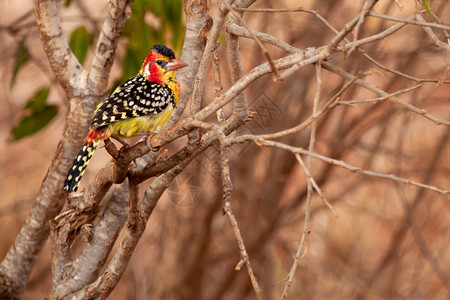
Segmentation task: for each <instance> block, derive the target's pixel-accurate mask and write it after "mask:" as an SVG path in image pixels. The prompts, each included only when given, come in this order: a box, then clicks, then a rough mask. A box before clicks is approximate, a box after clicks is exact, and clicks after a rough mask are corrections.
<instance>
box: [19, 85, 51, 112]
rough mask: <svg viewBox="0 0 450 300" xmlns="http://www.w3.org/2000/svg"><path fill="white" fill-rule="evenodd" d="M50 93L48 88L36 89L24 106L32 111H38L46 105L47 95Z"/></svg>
mask: <svg viewBox="0 0 450 300" xmlns="http://www.w3.org/2000/svg"><path fill="white" fill-rule="evenodd" d="M49 93H50V89H48V88H47V89H42V90H40V91H38V92H37V93H36V94H35V95H34V97H33V98H32V99H31V100H30V101H28V103H27V104H26V105H25V108H29V109H31V110H32V111H36V112H39V111H41V110H43V109H44V108H45V106H46V105H47V97H48V94H49Z"/></svg>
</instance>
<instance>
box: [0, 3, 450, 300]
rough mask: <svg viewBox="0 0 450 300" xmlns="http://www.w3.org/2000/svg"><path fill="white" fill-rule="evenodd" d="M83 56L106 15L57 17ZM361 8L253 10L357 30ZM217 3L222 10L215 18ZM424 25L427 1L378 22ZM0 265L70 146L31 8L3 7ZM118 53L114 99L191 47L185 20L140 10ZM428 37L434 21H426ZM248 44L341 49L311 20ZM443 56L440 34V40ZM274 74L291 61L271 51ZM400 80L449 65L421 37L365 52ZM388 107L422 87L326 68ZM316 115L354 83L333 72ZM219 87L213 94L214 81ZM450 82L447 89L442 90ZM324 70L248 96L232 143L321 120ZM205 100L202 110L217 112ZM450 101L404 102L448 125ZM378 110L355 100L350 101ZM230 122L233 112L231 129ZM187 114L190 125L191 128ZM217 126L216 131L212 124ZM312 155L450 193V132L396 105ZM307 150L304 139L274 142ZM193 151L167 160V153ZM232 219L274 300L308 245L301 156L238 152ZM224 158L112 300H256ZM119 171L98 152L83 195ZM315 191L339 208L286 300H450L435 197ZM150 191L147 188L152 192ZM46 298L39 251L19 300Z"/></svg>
mask: <svg viewBox="0 0 450 300" xmlns="http://www.w3.org/2000/svg"><path fill="white" fill-rule="evenodd" d="M57 3H58V7H59V12H60V17H61V22H62V25H63V28H64V31H65V34H66V35H67V39H68V41H70V45H71V48H72V50H73V51H74V52H75V54H76V55H77V57H78V58H79V60H80V61H82V62H83V64H84V66H89V64H90V59H91V57H92V53H93V49H94V47H95V42H96V37H97V36H98V33H99V32H100V29H101V26H102V23H103V20H104V17H105V12H106V10H107V7H108V3H107V1H104V0H95V1H86V0H84V1H57ZM362 3H363V1H325V0H321V1H288V0H285V1H269V0H263V1H257V2H256V4H255V6H254V7H266V8H267V7H268V8H284V7H288V8H298V7H299V6H301V7H302V8H308V9H314V10H318V11H319V12H320V14H321V15H322V16H323V17H325V18H326V19H327V20H328V21H329V22H330V23H331V24H332V25H333V26H334V27H335V28H337V29H341V28H342V26H343V25H344V24H345V23H346V22H348V21H349V20H350V19H352V18H353V17H354V16H355V15H356V14H357V13H358V12H359V10H360V8H361V7H362ZM431 4H432V5H431V9H432V11H433V12H434V13H435V14H436V15H437V16H438V17H439V18H440V19H441V20H442V21H443V23H444V24H446V25H449V24H450V23H449V22H450V20H449V19H448V16H450V3H449V2H448V1H445V0H442V1H439V0H435V1H432V2H431ZM216 6H217V3H216V1H211V3H210V15H211V16H212V17H214V15H215V10H216ZM419 9H421V5H420V4H419V3H418V2H416V1H412V0H411V1H388V0H384V1H380V3H378V4H377V5H376V7H375V11H377V12H380V13H384V14H388V15H391V16H395V17H400V18H406V17H408V16H410V15H411V14H413V13H414V12H415V11H417V10H419ZM0 10H1V11H2V12H4V13H3V16H2V18H1V19H0V40H1V41H2V42H1V43H0V61H1V65H2V66H3V67H2V68H0V76H1V78H2V80H1V81H0V105H1V106H2V107H3V109H1V110H0V147H1V153H2V155H1V156H0V191H1V192H2V197H1V200H0V227H1V228H3V230H2V234H1V239H0V257H1V258H3V256H4V255H5V253H6V252H7V250H8V248H9V247H10V246H11V244H12V243H13V241H14V238H15V236H16V235H17V233H18V232H19V230H20V227H21V225H22V223H23V222H24V220H25V218H26V216H27V215H28V213H29V211H30V207H31V205H32V203H33V201H34V198H35V195H36V193H37V191H38V190H39V187H40V184H41V181H42V179H43V178H44V177H45V175H46V172H47V168H48V166H49V164H50V161H51V159H52V156H53V154H54V152H55V150H56V146H57V143H58V141H59V139H60V138H61V133H62V128H63V126H64V121H65V116H66V111H67V101H66V100H67V97H66V95H65V93H64V91H63V90H62V88H61V87H59V86H58V83H57V82H56V80H55V78H54V75H53V73H52V72H51V70H50V68H49V65H48V61H47V58H46V56H45V53H44V51H43V48H42V45H41V43H40V40H39V34H38V31H37V29H36V25H35V22H34V14H33V7H32V3H31V2H30V1H25V0H17V1H7V0H0ZM132 10H133V14H132V17H131V19H129V20H128V21H127V24H126V27H125V30H124V34H123V38H122V39H121V40H120V42H119V46H118V51H117V55H116V61H115V63H114V66H113V69H112V72H111V76H110V87H111V89H113V88H114V87H115V86H117V84H118V83H119V82H122V81H123V80H124V79H125V78H129V77H131V76H133V75H134V74H135V73H136V72H137V70H138V69H139V67H140V64H141V61H142V59H143V58H144V57H145V56H146V54H147V52H148V50H149V49H150V48H151V46H152V45H153V44H155V43H164V44H167V45H169V46H171V47H172V48H173V49H174V50H175V52H176V53H177V56H179V55H180V51H181V47H182V41H183V38H184V35H183V32H184V21H183V4H182V1H181V0H177V1H144V0H136V1H134V4H133V5H132ZM424 16H425V18H426V19H427V20H429V21H431V20H432V19H431V18H430V17H429V16H427V15H426V14H425V15H424ZM244 20H246V22H247V24H248V25H249V26H250V28H252V29H255V30H258V31H261V32H266V33H269V34H271V35H274V36H276V37H277V38H280V39H281V40H283V41H285V42H287V43H289V44H291V45H293V46H295V47H298V48H301V49H304V48H306V47H319V46H323V45H326V44H327V43H328V42H329V41H330V40H331V38H332V37H333V33H332V32H331V31H330V30H329V29H328V28H327V27H326V26H325V25H324V24H323V23H322V22H320V21H319V20H318V19H317V18H316V17H315V16H313V15H312V14H306V13H300V12H292V13H246V14H244ZM393 24H394V22H391V21H383V20H380V19H376V18H372V17H369V18H367V19H366V22H365V24H364V26H363V27H362V28H361V30H360V33H359V36H360V37H364V36H370V35H373V34H376V33H378V32H381V31H382V30H384V29H386V28H387V27H389V26H391V25H393ZM435 33H436V34H437V36H438V37H439V38H440V39H441V40H442V41H445V39H444V33H443V32H442V31H438V30H435ZM220 41H221V44H220V47H219V48H218V54H219V59H220V68H221V75H222V84H223V86H224V89H225V90H226V89H227V88H228V87H230V86H231V83H230V79H229V65H228V61H227V53H226V45H225V34H224V32H223V33H222V34H221V36H220ZM240 46H241V47H240V48H241V55H242V61H243V66H244V72H245V73H247V72H248V71H249V70H251V69H252V68H253V67H255V66H257V65H259V64H261V63H262V62H264V61H265V58H264V55H263V53H262V51H261V50H260V48H259V47H258V45H257V44H256V43H255V42H254V41H252V40H248V39H241V40H240ZM266 47H267V49H268V50H269V52H270V55H271V56H272V58H279V57H282V56H284V55H286V53H285V52H284V51H282V50H280V49H278V48H276V47H273V46H270V45H267V46H266ZM362 48H363V49H364V50H365V52H366V53H368V54H369V55H371V56H372V57H373V58H374V59H376V60H377V61H379V62H381V63H382V64H383V65H385V66H386V67H388V68H390V69H394V70H398V71H401V72H403V73H406V74H408V75H411V76H415V77H418V78H429V79H437V80H439V79H441V77H442V76H443V75H444V73H445V70H446V68H448V66H449V65H450V54H449V53H446V52H445V51H444V50H442V49H440V48H437V47H436V46H435V45H434V42H433V41H432V40H431V39H430V38H429V37H428V36H427V35H426V33H425V31H424V30H423V29H422V28H421V27H418V26H411V25H409V26H406V27H405V28H403V29H401V30H400V31H398V32H397V33H395V34H393V35H391V36H389V37H387V38H385V39H383V40H380V41H377V42H375V43H372V44H368V45H364V46H363V47H362ZM330 62H331V63H333V64H336V65H338V66H339V67H341V68H343V69H344V70H346V71H347V72H349V73H352V74H354V75H361V76H364V77H363V78H364V79H365V80H366V81H367V82H369V83H371V84H374V85H376V86H377V87H379V88H381V89H383V90H384V91H386V92H388V93H392V92H395V91H397V90H399V89H404V88H407V87H411V86H413V85H415V84H417V82H415V81H413V80H408V79H406V78H404V77H401V76H398V75H395V74H392V73H389V72H386V71H383V70H381V69H380V68H378V67H376V66H375V65H374V64H372V63H370V62H369V61H368V60H367V59H365V58H364V57H363V55H362V54H361V53H360V52H358V51H354V52H353V53H352V54H351V55H348V56H344V55H343V54H337V55H335V56H333V57H332V59H331V60H330ZM322 74H323V85H322V89H321V98H320V103H321V104H324V103H326V102H327V101H328V100H329V99H330V98H331V97H333V95H335V94H336V93H337V91H339V89H340V88H341V87H342V86H343V85H344V84H345V81H344V80H343V79H342V78H340V77H338V76H337V75H335V74H332V73H329V72H328V71H325V70H323V71H322ZM209 76H210V78H209V79H208V80H211V82H212V80H213V77H212V72H210V75H209ZM447 80H448V76H447ZM316 84H317V82H316V78H315V69H314V66H306V67H304V68H302V69H301V70H300V71H298V72H297V73H296V74H294V75H293V76H291V77H289V78H288V79H287V80H284V81H282V82H273V80H272V76H270V75H267V76H265V77H263V78H261V79H258V80H257V81H256V82H254V83H253V84H252V85H251V86H250V87H249V88H248V89H247V90H246V95H247V100H248V102H249V106H250V108H251V109H252V110H254V111H256V112H257V113H258V116H257V117H256V118H255V119H254V120H253V121H252V122H249V123H247V124H245V125H244V126H243V127H241V128H240V129H239V130H238V132H237V134H245V133H252V134H258V133H271V132H276V131H279V130H283V129H286V128H289V127H292V126H295V125H296V124H299V123H300V122H302V121H303V120H305V119H306V118H307V117H308V116H310V115H311V112H312V104H313V98H314V93H315V88H316ZM213 95H214V90H213V86H212V84H211V85H207V86H206V89H205V95H204V104H206V103H209V102H210V101H212V99H213V98H214V97H213ZM449 95H450V85H448V84H436V82H428V83H423V84H422V86H421V87H420V88H419V89H416V90H414V91H411V92H409V93H407V94H404V95H401V96H399V97H400V98H401V99H402V100H404V101H406V102H408V103H411V104H413V105H415V106H417V107H419V108H421V109H425V110H426V111H427V112H429V113H430V114H433V115H434V116H436V117H438V118H441V119H444V120H449V119H450V97H449ZM374 97H376V95H374V94H373V93H370V92H368V91H366V90H364V89H362V88H361V87H358V86H356V85H352V86H351V87H350V88H349V89H348V90H347V91H346V92H345V93H344V94H343V95H342V97H341V100H343V101H345V100H357V99H370V98H374ZM230 109H231V106H230V107H226V108H225V113H226V115H229V114H230ZM188 112H189V111H187V112H185V114H187V113H188ZM210 121H214V119H211V120H210ZM317 125H318V128H317V138H316V139H317V141H316V149H315V151H316V152H318V153H320V154H323V155H326V156H328V157H331V158H335V159H338V160H343V161H345V162H347V163H349V164H352V165H354V166H357V167H359V168H362V169H367V170H373V171H376V172H382V173H387V174H395V175H397V176H400V177H404V178H406V179H411V180H416V181H419V182H422V183H426V184H429V185H434V186H437V187H440V188H442V189H447V190H448V189H450V185H449V179H448V178H449V176H450V155H449V153H450V143H449V127H448V126H445V125H440V126H439V125H436V124H434V123H433V122H431V121H429V120H427V119H425V118H423V117H421V116H419V115H417V114H414V113H412V112H411V111H408V110H405V109H403V108H402V107H400V106H398V105H395V104H393V103H391V102H388V101H381V102H378V103H366V104H357V105H354V106H346V105H340V106H337V107H336V108H334V109H332V110H331V111H329V112H328V113H327V114H325V115H324V116H323V117H322V118H321V119H320V120H319V122H318V123H317ZM279 140H280V141H281V142H284V143H288V144H291V145H294V146H298V147H303V148H307V147H308V141H309V129H307V130H305V131H302V132H299V133H297V134H293V135H290V136H287V137H284V138H281V139H279ZM184 142H185V140H182V139H181V140H179V141H176V142H174V143H172V144H171V145H169V146H168V149H169V153H174V152H175V151H176V150H177V149H179V148H180V147H181V146H182V145H183V143H184ZM228 153H229V155H230V160H231V179H232V181H233V186H234V190H233V194H232V201H231V206H232V208H233V210H234V211H235V213H236V217H237V221H238V224H239V226H240V229H241V233H242V235H243V238H244V241H245V243H246V247H247V250H248V253H249V255H250V260H251V262H252V266H253V269H254V271H255V274H256V276H257V278H258V280H259V283H260V286H261V288H262V290H263V294H264V295H265V298H266V299H276V298H279V297H280V295H281V293H282V291H283V288H284V285H285V280H286V277H287V274H288V272H289V270H290V268H291V266H292V263H293V259H294V255H295V252H296V250H297V247H298V244H299V242H300V238H301V234H302V230H303V222H304V211H305V207H304V204H305V199H306V177H305V175H304V173H303V171H302V169H301V167H300V166H299V165H298V163H297V162H296V159H295V157H294V156H293V155H291V154H290V153H288V152H286V151H281V150H275V149H272V148H270V149H269V148H261V147H258V146H256V145H254V144H244V145H235V146H232V147H231V148H230V149H229V150H228ZM218 157H219V148H218V147H217V146H216V147H212V148H209V149H208V150H207V151H206V152H205V153H204V154H203V155H202V156H200V157H199V158H197V159H196V160H195V161H194V162H192V163H191V164H190V165H189V167H188V168H187V169H186V170H185V171H184V172H183V173H182V174H181V175H180V176H178V177H177V178H176V180H175V181H173V182H172V183H171V186H170V188H169V189H168V190H167V191H166V192H165V193H164V195H163V199H162V201H160V202H159V204H158V206H157V208H156V210H155V211H154V213H153V215H152V217H151V218H150V220H149V223H148V225H147V230H146V232H145V234H144V236H143V237H142V239H141V241H140V243H139V245H138V247H137V249H136V251H135V253H134V255H133V257H132V259H131V262H130V264H129V266H128V269H127V271H126V273H125V275H124V276H123V278H122V280H121V282H120V283H119V285H118V286H117V288H116V289H115V290H114V291H113V293H112V295H111V296H110V299H254V298H255V294H254V292H253V290H252V287H251V284H250V280H249V278H248V275H247V272H246V270H245V268H244V267H243V268H242V269H241V270H240V271H235V266H236V264H237V263H238V262H239V259H240V257H239V252H238V247H237V242H236V240H235V238H234V235H233V231H232V228H231V225H230V224H229V222H228V219H227V218H226V217H225V216H223V214H222V210H221V204H222V194H221V189H222V182H221V177H220V173H219V171H220V170H219V167H218V165H217V163H218ZM109 159H110V157H109V155H108V154H107V153H106V151H104V150H101V151H97V153H96V155H95V159H93V160H92V162H91V163H90V165H89V168H88V169H87V171H86V174H85V177H84V179H83V181H82V183H81V188H83V187H85V186H86V185H87V184H88V183H89V182H90V181H91V180H92V179H93V178H94V176H95V174H96V172H97V171H98V170H99V169H100V168H101V167H102V166H104V164H105V163H106V162H107V161H108V160H109ZM312 175H313V177H314V178H315V180H316V182H317V183H318V184H319V185H320V187H321V188H322V190H323V192H324V194H325V196H326V197H327V199H328V200H329V201H330V202H331V203H332V205H333V206H334V208H335V209H336V212H337V214H338V216H339V217H338V218H335V217H334V216H333V214H332V213H331V212H330V210H329V209H328V208H327V207H326V206H325V205H324V204H323V202H322V200H321V199H320V198H319V197H317V196H314V198H313V202H312V203H313V205H312V208H311V209H312V210H311V212H312V213H311V234H310V236H309V239H308V244H307V249H306V250H307V252H306V255H305V256H304V257H303V258H302V260H301V262H300V265H299V268H298V271H297V273H296V276H295V280H294V283H293V285H292V287H291V289H290V293H289V295H290V298H291V299H449V298H450V273H449V270H450V251H449V250H448V249H449V248H450V226H449V225H450V223H449V220H450V201H449V199H446V198H445V197H443V196H441V195H440V194H438V193H435V192H431V191H429V190H424V189H419V188H416V187H413V186H410V185H404V184H399V183H398V182H393V181H389V180H385V179H377V178H374V177H368V176H364V175H360V174H356V173H351V172H349V171H347V170H344V169H341V168H339V167H336V166H330V165H328V164H325V163H323V162H320V161H317V160H313V163H312ZM148 185H149V183H148V182H147V183H144V184H143V186H142V188H141V192H143V191H145V188H146V187H147V186H148ZM50 286H51V269H50V251H49V247H48V245H47V246H46V247H45V248H44V250H43V251H42V253H41V255H40V258H39V260H38V262H37V264H36V266H35V268H34V270H33V273H32V275H31V277H30V281H29V283H28V286H27V290H26V293H25V295H24V299H42V298H44V297H45V296H47V295H48V292H49V290H50Z"/></svg>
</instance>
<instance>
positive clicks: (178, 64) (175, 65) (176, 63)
mask: <svg viewBox="0 0 450 300" xmlns="http://www.w3.org/2000/svg"><path fill="white" fill-rule="evenodd" d="M186 66H187V63H185V62H183V61H181V60H177V59H174V60H172V61H171V62H169V63H168V64H167V65H166V68H167V70H168V71H174V70H178V69H181V68H184V67H186Z"/></svg>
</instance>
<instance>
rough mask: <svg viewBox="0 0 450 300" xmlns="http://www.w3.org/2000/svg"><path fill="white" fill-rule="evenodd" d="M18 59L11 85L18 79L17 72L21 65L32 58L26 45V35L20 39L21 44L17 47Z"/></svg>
mask: <svg viewBox="0 0 450 300" xmlns="http://www.w3.org/2000/svg"><path fill="white" fill-rule="evenodd" d="M15 58H16V61H15V63H14V70H13V77H12V81H11V85H12V84H13V83H14V81H15V80H16V76H17V73H18V72H19V69H20V67H22V65H23V64H24V63H26V62H27V61H29V60H30V53H29V52H28V49H27V47H26V46H25V37H24V38H23V39H22V40H21V41H20V43H19V46H18V47H17V49H16V57H15Z"/></svg>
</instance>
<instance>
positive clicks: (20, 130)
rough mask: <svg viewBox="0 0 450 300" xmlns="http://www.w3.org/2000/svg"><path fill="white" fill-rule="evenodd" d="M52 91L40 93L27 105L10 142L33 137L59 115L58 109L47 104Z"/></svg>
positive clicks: (12, 132) (45, 90)
mask: <svg viewBox="0 0 450 300" xmlns="http://www.w3.org/2000/svg"><path fill="white" fill-rule="evenodd" d="M49 92H50V90H49V89H48V88H47V89H42V90H40V91H38V92H37V93H36V94H35V95H34V96H33V98H31V99H30V100H29V101H28V103H27V104H26V105H25V109H24V113H23V116H22V119H21V120H20V122H19V124H18V125H17V126H16V127H14V128H13V129H12V131H11V139H10V142H13V141H17V140H19V139H21V138H24V137H26V136H29V135H32V134H34V133H36V132H38V131H39V130H41V129H42V128H44V127H45V126H46V125H47V124H48V123H50V121H51V120H52V119H53V118H54V117H55V116H56V115H57V114H58V107H57V106H55V105H48V104H47V97H48V94H49Z"/></svg>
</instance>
